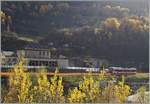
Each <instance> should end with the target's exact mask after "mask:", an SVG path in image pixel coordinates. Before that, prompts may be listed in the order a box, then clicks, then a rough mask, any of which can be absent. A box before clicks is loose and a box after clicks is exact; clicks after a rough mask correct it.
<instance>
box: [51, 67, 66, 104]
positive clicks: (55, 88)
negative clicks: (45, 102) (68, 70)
mask: <svg viewBox="0 0 150 104" xmlns="http://www.w3.org/2000/svg"><path fill="white" fill-rule="evenodd" d="M57 73H58V69H56V71H55V74H54V76H53V77H52V78H51V84H50V92H51V102H52V103H60V102H64V96H63V85H62V77H58V76H57Z"/></svg>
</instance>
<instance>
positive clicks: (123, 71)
mask: <svg viewBox="0 0 150 104" xmlns="http://www.w3.org/2000/svg"><path fill="white" fill-rule="evenodd" d="M136 71H137V69H136V68H122V67H109V68H108V71H107V72H108V73H111V74H113V75H134V74H136Z"/></svg>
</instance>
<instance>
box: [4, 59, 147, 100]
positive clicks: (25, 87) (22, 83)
mask: <svg viewBox="0 0 150 104" xmlns="http://www.w3.org/2000/svg"><path fill="white" fill-rule="evenodd" d="M11 72H12V74H11V76H10V77H9V85H8V87H9V90H8V92H5V93H2V94H5V95H2V96H4V97H3V98H4V99H3V102H7V103H12V102H14V103H15V102H18V103H65V102H68V103H104V102H106V103H117V102H119V103H125V102H126V101H127V97H128V96H129V95H130V93H131V88H130V87H129V86H128V85H126V84H125V83H124V77H123V76H122V78H121V80H120V81H116V80H114V78H113V77H112V78H111V79H109V80H108V79H107V80H106V78H105V76H104V72H103V71H101V72H100V74H99V77H98V78H97V79H94V77H93V76H92V74H91V73H89V75H88V76H84V77H83V79H82V80H81V81H79V85H78V86H77V87H73V88H69V90H68V93H64V87H63V86H64V85H63V80H62V77H59V76H58V75H57V73H58V70H56V71H55V74H54V76H52V77H51V78H50V80H49V79H48V77H47V75H46V71H45V70H44V69H41V71H40V72H39V74H38V75H37V76H35V77H36V80H35V81H34V83H33V81H32V80H31V78H32V77H33V76H32V77H31V76H30V75H29V74H27V73H26V72H25V69H24V68H23V61H20V62H19V63H18V64H17V65H16V66H15V67H14V68H13V69H12V71H11ZM142 91H143V90H142ZM138 92H141V90H138ZM140 95H141V96H143V94H142V93H140ZM142 101H143V99H142ZM144 102H145V99H144Z"/></svg>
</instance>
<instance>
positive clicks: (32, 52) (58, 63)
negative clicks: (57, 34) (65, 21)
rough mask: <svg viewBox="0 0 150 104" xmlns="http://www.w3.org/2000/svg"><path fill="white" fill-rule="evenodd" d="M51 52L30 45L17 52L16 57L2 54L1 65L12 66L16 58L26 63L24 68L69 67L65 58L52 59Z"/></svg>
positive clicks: (45, 47)
mask: <svg viewBox="0 0 150 104" xmlns="http://www.w3.org/2000/svg"><path fill="white" fill-rule="evenodd" d="M51 51H52V50H51V48H50V47H48V46H42V45H39V44H30V45H27V46H26V47H25V48H24V49H22V50H17V52H16V57H14V56H13V55H10V56H9V57H8V56H6V55H4V54H3V57H4V58H3V65H6V64H7V65H14V64H15V63H17V59H18V58H20V57H23V58H24V60H25V62H26V66H45V67H48V68H54V67H60V68H64V67H68V66H69V61H68V59H67V58H65V57H61V58H53V57H52V55H51ZM7 53H8V52H7ZM12 59H15V60H12ZM4 60H9V61H10V63H11V64H9V63H7V62H8V61H4ZM12 63H13V64H12Z"/></svg>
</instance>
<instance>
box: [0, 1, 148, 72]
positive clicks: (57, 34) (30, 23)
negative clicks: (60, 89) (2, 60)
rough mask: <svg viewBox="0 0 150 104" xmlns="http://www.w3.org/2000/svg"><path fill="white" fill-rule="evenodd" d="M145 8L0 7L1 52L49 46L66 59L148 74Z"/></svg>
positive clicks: (138, 4)
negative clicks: (100, 61) (100, 62)
mask: <svg viewBox="0 0 150 104" xmlns="http://www.w3.org/2000/svg"><path fill="white" fill-rule="evenodd" d="M148 4H149V3H148V0H141V1H132V0H131V1H122V2H119V1H118V2H109V1H108V2H106V1H105V2H104V1H99V2H75V1H74V2H56V1H55V2H54V1H53V2H31V1H30V2H29V1H28V2H4V1H3V2H2V11H1V17H2V50H16V49H20V48H23V47H24V45H26V44H28V43H33V42H34V43H40V44H43V45H51V46H53V47H55V48H56V49H59V50H60V51H61V52H62V53H63V54H64V55H66V56H68V57H74V56H79V57H82V56H91V57H95V58H102V59H107V60H109V61H111V62H113V63H114V64H116V65H120V64H122V65H127V64H131V66H137V65H138V66H139V65H142V69H143V70H148V64H149V62H148V59H149V21H148V19H149V18H148V15H149V14H148V13H149V11H148V10H149V7H148ZM14 34H15V36H14ZM20 37H24V38H20ZM34 39H35V40H34ZM20 42H21V44H20ZM18 43H19V46H17V45H14V44H18Z"/></svg>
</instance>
